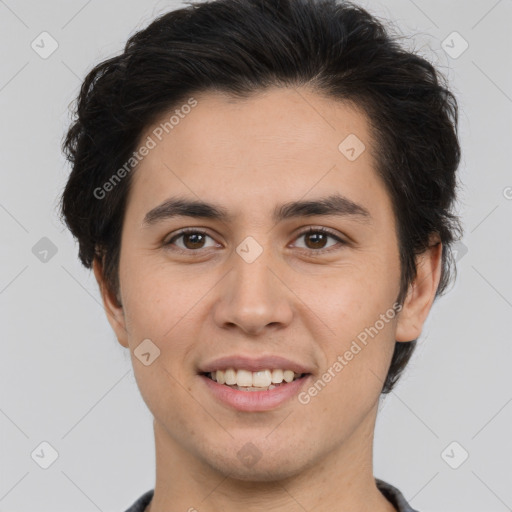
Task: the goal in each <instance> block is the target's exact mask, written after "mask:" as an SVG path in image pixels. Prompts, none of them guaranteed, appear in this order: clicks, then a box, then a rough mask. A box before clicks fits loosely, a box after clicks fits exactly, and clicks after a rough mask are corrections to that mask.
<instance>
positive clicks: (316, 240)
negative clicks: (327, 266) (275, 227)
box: [297, 228, 345, 253]
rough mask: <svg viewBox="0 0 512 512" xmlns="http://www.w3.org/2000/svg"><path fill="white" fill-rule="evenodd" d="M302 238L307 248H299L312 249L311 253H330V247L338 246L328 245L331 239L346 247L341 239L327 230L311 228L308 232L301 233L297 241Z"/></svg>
mask: <svg viewBox="0 0 512 512" xmlns="http://www.w3.org/2000/svg"><path fill="white" fill-rule="evenodd" d="M300 238H304V241H305V242H304V244H305V247H300V246H299V248H302V249H310V250H311V251H313V252H317V253H322V252H324V251H329V250H330V247H332V246H334V245H336V243H333V244H331V245H326V244H328V240H329V238H330V239H332V240H334V241H335V242H338V244H341V245H344V243H345V242H344V241H343V240H342V239H341V238H339V237H338V236H336V235H335V234H334V233H331V232H330V231H328V230H327V229H325V228H310V229H308V230H307V231H304V232H302V233H300V234H299V236H298V237H297V240H298V239H300Z"/></svg>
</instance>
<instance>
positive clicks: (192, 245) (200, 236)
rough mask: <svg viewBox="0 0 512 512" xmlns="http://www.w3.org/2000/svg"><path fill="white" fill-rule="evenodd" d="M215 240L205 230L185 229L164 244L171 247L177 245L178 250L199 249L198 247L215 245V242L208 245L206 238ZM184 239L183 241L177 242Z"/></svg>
mask: <svg viewBox="0 0 512 512" xmlns="http://www.w3.org/2000/svg"><path fill="white" fill-rule="evenodd" d="M208 238H209V239H210V240H213V239H212V237H211V236H210V235H208V234H207V233H205V232H204V231H198V230H192V229H191V230H185V231H182V232H181V233H178V234H177V235H175V236H173V237H172V238H171V239H170V240H169V241H168V242H165V243H164V246H166V247H169V246H173V245H175V246H176V248H177V250H181V251H197V250H198V249H204V248H208V247H213V246H214V245H215V244H213V245H210V246H206V245H205V243H206V239H208ZM180 239H182V243H181V244H180V243H176V241H179V240H180Z"/></svg>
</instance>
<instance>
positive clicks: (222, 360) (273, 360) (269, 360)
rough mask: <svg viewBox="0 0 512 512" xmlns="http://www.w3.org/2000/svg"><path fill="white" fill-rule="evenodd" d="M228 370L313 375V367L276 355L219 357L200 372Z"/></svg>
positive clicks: (204, 365) (200, 369) (205, 365)
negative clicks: (276, 371) (273, 371)
mask: <svg viewBox="0 0 512 512" xmlns="http://www.w3.org/2000/svg"><path fill="white" fill-rule="evenodd" d="M228 368H234V369H236V370H249V371H251V372H257V371H260V370H274V369H281V370H293V371H294V372H295V373H312V368H311V367H309V366H307V365H303V364H301V363H297V362H295V361H291V360H290V359H286V358H285V357H281V356H276V355H268V356H262V357H256V358H253V357H247V356H242V355H233V356H225V357H219V358H218V359H215V360H213V361H210V362H208V363H204V364H203V365H201V367H200V368H199V372H202V373H208V372H214V371H217V370H227V369H228Z"/></svg>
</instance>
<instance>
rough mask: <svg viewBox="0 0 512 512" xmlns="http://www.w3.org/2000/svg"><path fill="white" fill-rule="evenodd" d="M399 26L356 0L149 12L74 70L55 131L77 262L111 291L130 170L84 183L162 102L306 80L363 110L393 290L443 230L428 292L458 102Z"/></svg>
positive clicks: (448, 221)
mask: <svg viewBox="0 0 512 512" xmlns="http://www.w3.org/2000/svg"><path fill="white" fill-rule="evenodd" d="M187 3H189V4H191V2H187ZM399 39H400V37H399V36H396V35H391V33H390V31H389V30H388V29H387V28H385V26H384V24H383V23H382V22H381V21H379V20H378V19H377V18H376V17H374V16H372V15H371V14H369V13H368V12H367V11H366V10H364V9H363V8H361V7H359V6H356V5H354V4H353V3H351V2H343V1H341V2H337V1H336V0H317V1H315V0H215V1H210V2H208V1H204V2H200V3H196V4H191V5H190V6H188V7H183V8H180V9H178V10H174V11H171V12H168V13H165V14H162V15H160V16H158V17H157V18H156V19H155V20H154V21H153V22H152V23H151V24H150V25H149V26H148V27H147V28H145V29H143V30H141V31H139V32H137V33H135V34H134V35H132V36H131V37H130V38H129V39H128V41H127V43H126V46H125V48H124V52H123V53H122V54H120V55H117V56H115V57H112V58H109V59H107V60H105V61H104V62H101V63H100V64H98V65H96V66H95V67H94V68H93V69H92V70H91V71H90V72H89V73H88V74H87V76H86V78H85V80H84V82H83V84H82V86H81V90H80V93H79V96H78V98H77V100H76V105H75V107H74V114H75V118H74V120H73V122H72V124H71V126H70V128H69V130H68V132H67V134H66V136H65V140H64V141H63V144H62V149H63V152H64V154H65V156H66V157H67V159H68V160H69V162H70V163H71V164H72V171H71V174H70V176H69V180H68V182H67V184H66V186H65V189H64V191H63V194H62V198H61V205H60V207H61V216H62V217H64V220H65V222H66V224H67V226H68V228H69V229H70V231H71V232H72V233H73V235H74V236H75V238H76V239H78V242H79V257H80V260H81V261H82V263H83V264H84V265H85V267H87V268H91V267H92V263H93V261H94V259H95V258H98V259H99V260H100V261H101V262H102V264H103V272H104V278H105V279H106V282H107V285H108V287H109V289H110V291H111V292H112V293H113V294H114V295H116V296H117V294H118V290H119V273H118V270H119V256H120V242H121V229H122V225H123V218H124V212H125V208H126V204H127V195H128V192H129V190H130V183H131V175H132V174H133V173H128V174H127V176H126V177H125V178H124V179H122V180H120V181H119V183H117V184H116V186H115V187H112V190H110V191H109V192H108V194H106V197H104V198H103V199H98V198H97V194H95V192H94V191H95V190H98V187H101V186H102V185H103V184H104V183H106V182H107V181H108V180H109V178H111V177H112V175H113V173H114V172H115V171H116V170H117V169H119V168H121V166H123V164H125V163H126V162H127V161H129V159H130V157H131V156H132V154H133V152H134V151H135V149H136V148H137V147H138V144H139V143H140V138H141V136H142V134H143V132H144V131H145V130H146V129H147V128H149V127H150V126H152V125H153V123H155V122H156V121H157V120H158V119H159V118H160V117H161V116H162V114H163V113H165V112H168V111H170V110H171V109H172V108H173V107H175V106H178V105H179V104H180V103H181V102H183V101H185V99H186V98H188V97H190V96H191V95H192V94H199V93H201V92H204V91H220V92H223V93H228V94H229V95H231V96H233V97H234V98H247V97H248V96H250V95H251V94H252V93H255V92H259V91H262V90H264V89H266V88H267V87H275V86H277V87H295V86H308V87H310V88H312V90H314V91H316V92H318V93H319V94H322V95H324V96H326V97H329V98H333V99H336V100H340V101H345V102H348V103H351V104H353V105H356V106H357V107H359V108H360V109H361V110H362V112H364V113H365V114H366V116H367V118H368V121H369V124H370V130H371V136H372V139H373V148H372V153H373V155H374V159H375V161H376V166H377V169H376V170H377V172H378V174H379V175H380V176H381V177H382V179H383V180H384V183H385V185H386V189H387V191H388V193H389V195H390V197H391V199H392V203H393V208H394V214H395V218H396V222H397V226H396V229H397V237H398V241H399V250H400V263H401V282H400V294H399V297H398V298H397V300H398V302H399V303H402V301H403V300H404V299H405V296H406V292H407V289H408V286H409V284H410V283H411V282H412V281H413V280H414V278H415V277H416V275H417V274H416V263H415V257H416V255H418V254H420V253H422V252H423V251H424V250H425V249H426V248H427V247H428V246H429V244H430V237H431V235H432V234H437V235H438V237H439V240H440V241H441V243H442V244H443V251H442V271H441V281H440V284H439V287H438V289H437V292H436V296H437V295H439V294H441V293H442V292H443V291H444V290H445V288H446V286H447V284H448V282H449V280H450V275H451V274H452V270H454V265H453V263H454V261H453V256H452V254H451V251H450V245H451V244H452V243H453V242H454V241H455V240H456V239H457V236H456V235H457V234H460V233H461V232H462V228H461V226H460V223H459V219H458V217H457V216H456V215H455V214H454V213H452V208H453V204H454V201H455V192H456V186H457V184H456V169H457V167H458V165H459V160H460V147H459V142H458V136H457V120H458V107H457V101H456V99H455V97H454V95H453V94H452V93H451V92H450V91H449V89H448V87H447V85H446V79H445V77H444V76H443V75H442V74H441V73H440V72H439V71H438V70H437V69H435V68H434V66H433V65H432V64H431V63H429V62H428V61H427V60H425V59H424V58H423V57H421V56H419V55H416V54H415V53H413V52H410V51H407V50H405V49H404V48H402V46H401V45H400V44H399ZM416 341H417V340H411V341H409V342H396V343H395V348H394V353H393V357H392V361H391V365H390V368H389V371H388V374H387V377H386V380H385V383H384V385H383V389H382V393H389V392H390V391H391V389H392V388H393V387H394V385H395V383H396V381H397V380H398V378H399V376H400V374H401V373H402V371H403V369H404V368H405V366H406V364H407V363H408V361H409V359H410V357H411V355H412V353H413V350H414V348H415V345H416Z"/></svg>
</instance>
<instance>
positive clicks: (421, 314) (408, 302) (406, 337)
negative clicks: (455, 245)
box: [396, 241, 443, 342]
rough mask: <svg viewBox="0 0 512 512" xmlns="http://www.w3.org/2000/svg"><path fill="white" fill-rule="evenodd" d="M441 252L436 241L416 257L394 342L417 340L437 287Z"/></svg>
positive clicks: (439, 275)
mask: <svg viewBox="0 0 512 512" xmlns="http://www.w3.org/2000/svg"><path fill="white" fill-rule="evenodd" d="M442 251H443V246H442V243H441V242H439V241H437V242H434V243H433V244H432V245H430V246H429V247H428V249H427V250H426V251H425V252H423V253H422V254H420V255H418V256H417V258H416V269H417V275H416V278H415V279H414V281H413V282H412V283H411V284H410V285H409V289H408V291H407V296H406V298H405V301H404V304H403V307H402V310H401V311H400V314H399V315H398V321H397V328H396V341H401V342H406V341H412V340H416V339H418V338H419V336H420V334H421V331H422V329H423V324H424V323H425V320H426V319H427V316H428V313H429V311H430V309H431V307H432V304H433V302H434V299H435V296H436V291H437V287H438V286H439V281H440V278H441V267H442Z"/></svg>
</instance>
